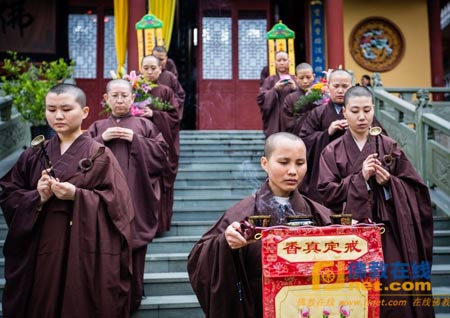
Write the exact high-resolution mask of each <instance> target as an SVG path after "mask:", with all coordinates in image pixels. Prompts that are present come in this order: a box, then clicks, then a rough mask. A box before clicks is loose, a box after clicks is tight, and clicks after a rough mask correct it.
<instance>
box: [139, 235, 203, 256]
mask: <svg viewBox="0 0 450 318" xmlns="http://www.w3.org/2000/svg"><path fill="white" fill-rule="evenodd" d="M199 239H200V236H199V235H195V236H166V237H157V238H154V239H153V242H152V243H150V244H149V245H148V247H147V253H148V254H150V255H152V254H154V253H157V254H158V253H189V252H190V251H191V249H192V247H193V246H194V244H195V243H196V242H197V241H198V240H199Z"/></svg>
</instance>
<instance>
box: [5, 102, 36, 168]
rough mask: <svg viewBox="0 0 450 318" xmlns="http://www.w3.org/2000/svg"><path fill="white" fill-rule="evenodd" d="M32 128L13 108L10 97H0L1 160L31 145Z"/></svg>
mask: <svg viewBox="0 0 450 318" xmlns="http://www.w3.org/2000/svg"><path fill="white" fill-rule="evenodd" d="M30 138H31V137H30V128H29V126H28V124H27V123H25V122H24V121H23V120H22V118H21V116H20V114H19V113H18V112H17V111H16V110H15V108H14V107H12V101H11V98H10V97H9V96H5V97H3V96H0V160H2V159H4V158H6V157H7V156H9V155H10V154H12V153H13V152H15V151H16V150H18V149H20V148H22V147H26V146H28V145H29V143H30Z"/></svg>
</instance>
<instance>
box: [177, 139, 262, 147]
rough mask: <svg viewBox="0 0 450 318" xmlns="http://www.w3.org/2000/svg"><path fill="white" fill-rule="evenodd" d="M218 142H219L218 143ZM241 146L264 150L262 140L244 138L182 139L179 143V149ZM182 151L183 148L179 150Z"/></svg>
mask: <svg viewBox="0 0 450 318" xmlns="http://www.w3.org/2000/svg"><path fill="white" fill-rule="evenodd" d="M219 141H220V142H219ZM242 145H250V146H259V147H262V148H264V139H259V138H246V139H243V138H242V139H227V140H221V139H219V140H218V139H217V138H216V139H214V138H202V139H187V138H186V139H183V142H182V143H180V147H191V146H192V147H199V148H204V147H210V146H224V147H229V146H237V147H239V146H242ZM180 149H184V148H180Z"/></svg>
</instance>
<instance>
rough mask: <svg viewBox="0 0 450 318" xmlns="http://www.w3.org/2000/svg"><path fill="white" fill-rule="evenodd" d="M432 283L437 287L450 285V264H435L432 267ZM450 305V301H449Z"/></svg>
mask: <svg viewBox="0 0 450 318" xmlns="http://www.w3.org/2000/svg"><path fill="white" fill-rule="evenodd" d="M431 283H432V285H433V288H435V287H445V286H447V287H450V264H448V263H447V264H434V263H433V266H432V268H431ZM448 296H449V297H450V295H448ZM449 305H450V303H449Z"/></svg>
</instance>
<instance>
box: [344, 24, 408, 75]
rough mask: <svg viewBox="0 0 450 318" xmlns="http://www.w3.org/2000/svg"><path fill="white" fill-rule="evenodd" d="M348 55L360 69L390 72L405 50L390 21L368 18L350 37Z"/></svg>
mask: <svg viewBox="0 0 450 318" xmlns="http://www.w3.org/2000/svg"><path fill="white" fill-rule="evenodd" d="M349 44H350V54H351V55H352V57H353V59H354V60H355V61H356V63H358V64H359V65H360V66H361V67H363V68H365V69H367V70H369V71H372V72H387V71H390V70H392V69H393V68H394V67H395V66H396V65H397V64H398V63H399V62H400V60H401V59H402V57H403V53H404V50H405V46H404V40H403V35H402V33H401V32H400V30H399V28H398V27H397V26H396V25H395V24H394V23H392V22H391V21H389V20H387V19H385V18H380V17H370V18H367V19H364V20H363V21H361V22H359V23H358V24H357V25H356V26H355V27H354V28H353V31H352V33H351V35H350V43H349Z"/></svg>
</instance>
